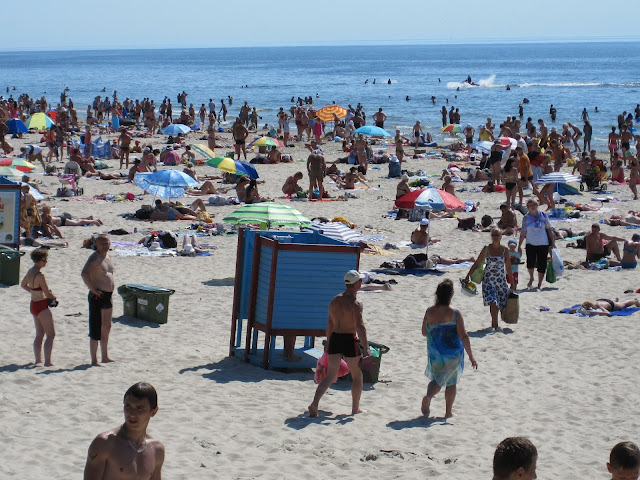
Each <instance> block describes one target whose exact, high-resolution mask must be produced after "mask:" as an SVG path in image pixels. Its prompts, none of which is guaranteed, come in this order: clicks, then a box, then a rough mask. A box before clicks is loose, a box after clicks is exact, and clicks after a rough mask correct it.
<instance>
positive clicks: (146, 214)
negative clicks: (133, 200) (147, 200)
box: [135, 208, 151, 220]
mask: <svg viewBox="0 0 640 480" xmlns="http://www.w3.org/2000/svg"><path fill="white" fill-rule="evenodd" d="M135 215H136V218H137V219H138V220H149V219H150V218H151V210H147V209H146V208H140V209H138V210H136V214H135Z"/></svg>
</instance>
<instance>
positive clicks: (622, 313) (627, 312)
mask: <svg viewBox="0 0 640 480" xmlns="http://www.w3.org/2000/svg"><path fill="white" fill-rule="evenodd" d="M578 307H580V304H578V305H574V306H573V307H569V308H565V309H563V310H560V313H569V310H572V309H574V308H578ZM637 311H640V307H627V308H625V309H624V310H616V311H615V312H609V313H611V316H612V317H628V316H629V315H631V314H632V313H636V312H637ZM578 316H581V317H584V315H580V314H578ZM589 316H592V315H589Z"/></svg>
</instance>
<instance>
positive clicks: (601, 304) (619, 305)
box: [569, 298, 640, 317]
mask: <svg viewBox="0 0 640 480" xmlns="http://www.w3.org/2000/svg"><path fill="white" fill-rule="evenodd" d="M627 307H640V301H638V300H636V299H634V300H625V301H624V302H618V301H617V300H616V301H615V302H614V301H613V300H609V299H608V298H599V299H598V300H596V301H595V302H583V303H582V304H581V305H580V307H578V308H573V309H571V310H569V313H576V312H577V311H579V310H580V309H584V312H582V313H586V314H587V315H603V316H605V317H610V316H611V312H616V311H618V310H624V309H625V308H627Z"/></svg>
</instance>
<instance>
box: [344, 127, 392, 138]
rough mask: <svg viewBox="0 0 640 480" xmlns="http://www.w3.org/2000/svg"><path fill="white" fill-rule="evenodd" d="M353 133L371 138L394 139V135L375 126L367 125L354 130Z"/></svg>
mask: <svg viewBox="0 0 640 480" xmlns="http://www.w3.org/2000/svg"><path fill="white" fill-rule="evenodd" d="M353 133H358V134H360V133H361V134H362V135H369V136H370V137H393V135H391V134H390V133H389V132H387V131H386V130H385V129H384V128H380V127H376V126H374V125H365V126H364V127H360V128H358V129H356V130H354V132H353Z"/></svg>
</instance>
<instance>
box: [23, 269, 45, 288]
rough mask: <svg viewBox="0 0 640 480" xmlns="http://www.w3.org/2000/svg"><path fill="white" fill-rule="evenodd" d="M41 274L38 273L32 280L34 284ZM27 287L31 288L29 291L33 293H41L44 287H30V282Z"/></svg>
mask: <svg viewBox="0 0 640 480" xmlns="http://www.w3.org/2000/svg"><path fill="white" fill-rule="evenodd" d="M39 273H40V272H38V273H36V274H35V275H34V276H33V278H32V279H31V282H34V281H35V279H36V277H37V276H38V274H39ZM27 287H29V290H31V291H32V292H41V291H42V287H38V288H33V287H31V286H30V285H29V282H27Z"/></svg>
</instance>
